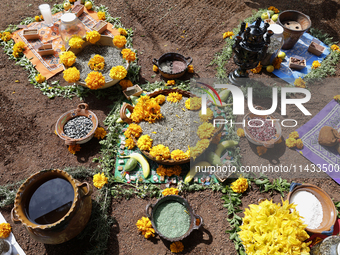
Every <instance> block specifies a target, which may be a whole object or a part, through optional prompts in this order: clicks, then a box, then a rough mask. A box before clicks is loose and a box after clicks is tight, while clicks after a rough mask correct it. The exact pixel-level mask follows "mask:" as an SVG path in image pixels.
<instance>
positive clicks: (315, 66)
mask: <svg viewBox="0 0 340 255" xmlns="http://www.w3.org/2000/svg"><path fill="white" fill-rule="evenodd" d="M320 66H321V63H320V62H319V61H317V60H315V61H313V63H312V68H313V69H316V68H318V67H320Z"/></svg>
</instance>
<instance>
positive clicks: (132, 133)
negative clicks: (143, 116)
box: [124, 123, 143, 138]
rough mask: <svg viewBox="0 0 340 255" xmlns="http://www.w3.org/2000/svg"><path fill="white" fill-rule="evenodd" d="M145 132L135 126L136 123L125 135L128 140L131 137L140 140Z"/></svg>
mask: <svg viewBox="0 0 340 255" xmlns="http://www.w3.org/2000/svg"><path fill="white" fill-rule="evenodd" d="M142 132H143V130H142V128H141V126H139V125H137V124H135V123H131V124H130V125H129V126H128V128H127V130H126V131H125V132H124V135H125V137H126V138H130V137H131V136H133V137H135V138H138V137H140V135H141V134H142Z"/></svg>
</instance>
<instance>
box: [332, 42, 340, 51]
mask: <svg viewBox="0 0 340 255" xmlns="http://www.w3.org/2000/svg"><path fill="white" fill-rule="evenodd" d="M331 50H332V51H338V52H340V48H339V46H338V45H335V44H333V45H332V46H331Z"/></svg>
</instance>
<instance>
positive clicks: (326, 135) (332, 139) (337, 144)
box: [318, 126, 340, 153]
mask: <svg viewBox="0 0 340 255" xmlns="http://www.w3.org/2000/svg"><path fill="white" fill-rule="evenodd" d="M318 141H319V144H320V145H323V146H327V147H334V148H336V150H337V151H338V153H340V134H339V132H338V131H337V130H336V129H334V128H332V127H329V126H324V127H322V128H321V130H320V132H319V139H318Z"/></svg>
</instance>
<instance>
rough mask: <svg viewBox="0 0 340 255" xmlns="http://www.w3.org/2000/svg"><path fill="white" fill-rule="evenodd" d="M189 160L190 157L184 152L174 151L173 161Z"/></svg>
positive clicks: (172, 153)
mask: <svg viewBox="0 0 340 255" xmlns="http://www.w3.org/2000/svg"><path fill="white" fill-rule="evenodd" d="M186 158H188V155H187V154H186V153H185V152H184V151H182V150H173V151H172V152H171V159H173V160H175V161H176V160H182V159H186Z"/></svg>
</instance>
